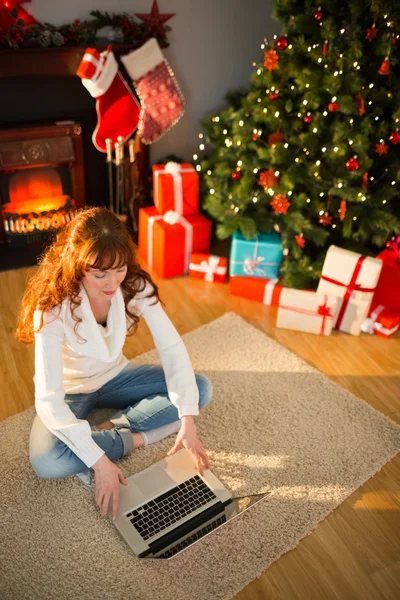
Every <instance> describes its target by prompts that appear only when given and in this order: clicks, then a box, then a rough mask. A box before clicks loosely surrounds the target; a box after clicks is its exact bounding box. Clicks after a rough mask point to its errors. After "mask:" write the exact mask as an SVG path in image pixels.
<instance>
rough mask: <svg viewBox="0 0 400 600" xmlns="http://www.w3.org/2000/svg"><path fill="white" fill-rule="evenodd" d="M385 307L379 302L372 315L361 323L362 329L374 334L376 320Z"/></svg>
mask: <svg viewBox="0 0 400 600" xmlns="http://www.w3.org/2000/svg"><path fill="white" fill-rule="evenodd" d="M384 308H385V307H384V306H382V304H379V306H377V307H376V309H375V310H374V312H373V313H372V314H371V316H370V317H368V318H367V319H365V321H364V322H363V324H362V325H361V331H363V332H364V333H369V334H370V335H372V334H373V333H374V329H375V321H376V320H377V318H378V317H379V315H380V313H381V312H382V311H383V309H384Z"/></svg>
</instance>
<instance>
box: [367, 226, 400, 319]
mask: <svg viewBox="0 0 400 600" xmlns="http://www.w3.org/2000/svg"><path fill="white" fill-rule="evenodd" d="M377 258H379V259H380V260H381V261H382V272H381V276H380V277H379V281H378V285H377V286H376V290H375V293H374V297H373V300H372V306H371V310H372V309H373V308H375V306H379V305H383V306H385V307H386V308H388V309H390V310H393V311H399V312H400V236H399V242H395V243H393V244H392V245H391V246H390V247H389V248H387V249H386V250H383V252H381V253H380V254H378V256H377Z"/></svg>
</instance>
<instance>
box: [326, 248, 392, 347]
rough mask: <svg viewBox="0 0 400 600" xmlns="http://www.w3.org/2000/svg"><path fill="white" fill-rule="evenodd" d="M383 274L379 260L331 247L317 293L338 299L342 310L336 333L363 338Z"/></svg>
mask: <svg viewBox="0 0 400 600" xmlns="http://www.w3.org/2000/svg"><path fill="white" fill-rule="evenodd" d="M381 270H382V261H381V260H380V259H378V258H371V257H369V256H363V255H361V254H357V253H356V252H351V251H350V250H345V249H344V248H339V247H338V246H330V248H329V249H328V252H327V253H326V258H325V262H324V266H323V268H322V275H321V279H320V281H319V284H318V288H317V292H318V293H319V294H329V295H332V296H337V298H338V302H339V307H338V313H337V316H336V319H335V322H334V324H333V326H334V327H335V328H336V329H340V331H345V332H347V333H351V334H352V335H360V333H361V325H362V324H363V322H364V320H365V319H366V317H367V315H368V312H369V309H370V306H371V302H372V298H373V295H374V291H375V288H376V286H377V283H378V280H379V276H380V274H381Z"/></svg>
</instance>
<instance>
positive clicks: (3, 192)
mask: <svg viewBox="0 0 400 600" xmlns="http://www.w3.org/2000/svg"><path fill="white" fill-rule="evenodd" d="M81 134H82V130H81V127H80V125H79V124H78V123H73V122H69V123H65V122H64V123H56V124H54V125H51V126H45V127H37V126H34V127H30V128H26V127H25V128H14V129H9V130H7V131H0V200H1V230H0V243H1V242H3V243H4V242H5V243H7V244H8V245H10V246H24V247H32V246H40V245H42V244H43V243H44V242H45V241H47V240H49V239H51V237H52V236H53V235H54V233H55V232H56V231H57V230H58V229H60V227H63V226H64V225H66V224H67V223H68V222H69V221H70V219H71V218H72V217H73V216H74V214H75V211H76V209H77V208H79V207H81V206H84V204H85V198H84V179H83V151H82V139H81Z"/></svg>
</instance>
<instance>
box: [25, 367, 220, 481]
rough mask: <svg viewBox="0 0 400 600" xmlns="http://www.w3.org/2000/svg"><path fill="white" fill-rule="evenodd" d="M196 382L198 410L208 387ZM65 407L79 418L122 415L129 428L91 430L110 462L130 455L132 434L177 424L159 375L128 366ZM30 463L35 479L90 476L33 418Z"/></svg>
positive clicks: (68, 398)
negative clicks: (101, 411) (104, 412)
mask: <svg viewBox="0 0 400 600" xmlns="http://www.w3.org/2000/svg"><path fill="white" fill-rule="evenodd" d="M196 382H197V386H198V389H199V408H200V409H201V408H203V407H204V406H205V405H206V404H208V403H209V402H210V400H211V396H212V385H211V382H210V381H209V380H208V379H207V378H206V377H204V376H202V375H198V374H196ZM65 402H66V403H67V404H68V406H69V407H70V409H71V410H72V412H73V413H74V414H75V416H76V417H77V418H78V419H86V418H87V416H88V414H89V413H90V412H91V411H92V410H93V409H94V408H117V409H119V411H118V412H117V413H116V416H120V415H121V414H122V415H125V416H126V418H127V419H128V421H129V423H130V429H128V428H126V426H125V428H121V427H120V426H116V427H115V428H114V429H106V430H102V431H95V430H92V438H93V439H94V441H95V442H96V444H98V446H100V448H101V449H102V450H104V452H105V453H106V455H107V457H108V458H109V459H110V460H112V461H116V460H119V459H121V458H123V457H124V456H128V455H129V454H131V453H132V450H133V437H132V433H131V431H134V432H140V431H150V430H151V429H157V428H158V427H162V426H163V425H167V424H170V423H174V422H176V421H179V416H178V410H177V408H176V407H175V406H174V405H173V404H172V403H171V401H170V399H169V397H168V391H167V384H166V381H165V376H164V371H163V369H162V367H160V366H157V365H134V364H133V363H129V364H128V365H127V366H126V367H125V368H124V369H123V370H122V371H121V372H120V373H119V374H118V375H117V376H116V377H114V378H113V379H111V381H108V382H107V383H106V384H105V385H103V386H102V387H101V388H100V389H99V390H97V391H96V392H92V393H90V394H66V395H65ZM110 418H114V415H113V416H112V417H110ZM29 458H30V461H31V465H32V467H33V469H34V471H35V472H36V474H37V475H39V477H42V478H46V479H49V478H55V479H58V478H63V477H69V476H71V475H76V474H77V473H86V472H88V471H89V469H88V467H87V465H86V464H85V463H84V462H83V461H82V460H81V459H80V458H78V456H77V455H76V454H75V453H74V452H73V451H72V450H71V449H70V448H69V447H68V446H67V445H66V444H65V443H64V442H63V441H62V440H60V439H59V438H58V437H57V436H55V435H54V434H53V433H51V432H50V431H49V430H48V429H47V428H46V427H45V425H44V424H43V422H42V421H41V419H40V418H39V416H38V415H36V416H35V418H34V421H33V424H32V429H31V435H30V443H29Z"/></svg>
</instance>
